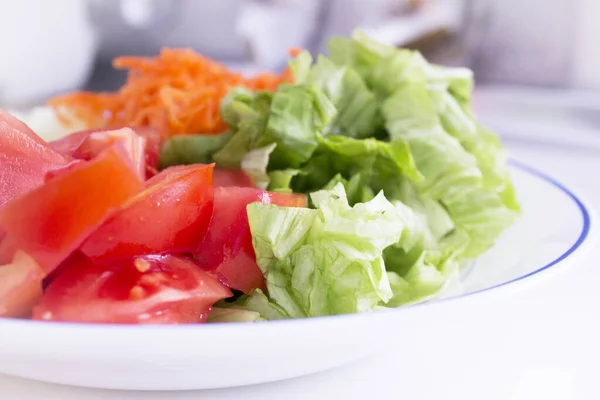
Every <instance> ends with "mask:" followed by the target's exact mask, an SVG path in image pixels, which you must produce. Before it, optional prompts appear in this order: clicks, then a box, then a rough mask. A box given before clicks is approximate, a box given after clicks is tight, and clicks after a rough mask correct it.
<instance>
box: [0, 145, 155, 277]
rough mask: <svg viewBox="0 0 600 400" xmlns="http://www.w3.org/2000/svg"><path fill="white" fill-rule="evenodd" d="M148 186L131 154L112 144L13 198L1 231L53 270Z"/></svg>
mask: <svg viewBox="0 0 600 400" xmlns="http://www.w3.org/2000/svg"><path fill="white" fill-rule="evenodd" d="M142 188H143V182H142V181H141V180H140V179H139V177H138V176H137V174H136V173H135V172H134V171H133V170H132V169H131V165H130V163H129V161H128V160H127V157H126V156H125V155H124V154H123V152H122V151H120V150H119V148H118V147H115V148H110V149H108V150H107V151H105V152H104V153H102V154H100V156H98V157H97V158H96V159H94V160H92V161H90V162H81V163H79V164H78V165H76V166H74V167H73V168H72V169H70V170H69V172H68V173H63V174H60V175H58V176H57V177H55V178H54V179H51V180H49V181H48V182H47V183H46V184H44V185H43V186H41V187H39V188H37V189H35V190H33V191H30V192H28V193H27V194H25V195H24V196H22V197H20V198H18V199H15V200H13V201H12V202H10V203H8V204H7V205H6V206H5V207H4V208H2V209H0V230H2V231H4V232H5V234H6V236H5V238H4V240H8V241H9V242H8V243H9V244H10V246H11V247H12V248H14V249H16V250H23V251H24V252H26V253H27V254H28V255H30V256H31V257H32V258H33V259H34V260H35V261H36V262H37V263H38V264H39V266H40V267H41V268H42V269H43V270H44V271H46V273H48V272H50V271H52V270H53V269H54V268H56V266H58V265H59V264H60V263H61V262H62V261H63V260H65V259H66V258H67V257H68V256H69V255H70V254H71V253H72V252H73V251H74V250H75V249H77V248H78V247H79V246H80V245H81V244H82V243H83V241H84V240H85V239H86V238H87V237H88V236H89V235H90V234H91V233H92V232H93V231H94V230H95V229H96V228H97V227H98V226H99V225H100V224H101V223H102V222H103V221H104V220H105V219H106V217H107V216H108V214H109V213H110V212H111V211H113V210H114V209H116V208H118V207H120V206H121V205H122V204H124V203H125V202H126V201H127V200H129V199H130V198H131V197H132V196H134V195H136V194H137V193H138V192H139V191H140V190H141V189H142Z"/></svg>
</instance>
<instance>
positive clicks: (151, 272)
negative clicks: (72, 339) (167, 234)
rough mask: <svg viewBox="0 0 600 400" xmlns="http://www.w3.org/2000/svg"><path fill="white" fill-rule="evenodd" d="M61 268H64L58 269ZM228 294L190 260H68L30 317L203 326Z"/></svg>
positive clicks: (148, 257) (78, 257)
mask: <svg viewBox="0 0 600 400" xmlns="http://www.w3.org/2000/svg"><path fill="white" fill-rule="evenodd" d="M61 268H63V267H61ZM231 295H232V294H231V292H230V290H229V289H228V288H227V287H225V286H224V285H223V284H222V283H220V282H219V280H218V279H216V278H215V277H213V276H212V275H210V274H209V273H207V272H205V271H202V270H201V269H200V268H198V266H197V265H196V264H195V263H194V262H193V261H192V260H190V259H189V258H185V257H177V256H145V257H140V258H136V259H135V260H129V261H127V262H125V263H121V264H118V265H112V266H111V267H101V266H98V265H95V264H94V263H93V262H91V261H90V260H89V259H86V258H85V257H84V256H82V255H81V254H76V255H75V256H73V257H71V258H70V259H69V260H68V261H67V262H66V265H64V270H63V272H62V273H61V274H60V275H59V276H58V277H57V278H56V279H55V280H54V281H53V282H52V283H51V284H50V286H49V287H48V288H47V290H46V293H45V294H44V296H43V297H42V300H41V302H40V304H39V305H38V306H37V307H35V309H34V313H33V318H34V319H38V320H47V321H71V322H92V323H119V324H169V323H170V324H183V323H199V322H204V321H206V318H207V317H208V313H209V312H210V310H211V308H212V305H213V304H214V303H215V302H217V301H219V300H221V299H224V298H227V297H230V296H231Z"/></svg>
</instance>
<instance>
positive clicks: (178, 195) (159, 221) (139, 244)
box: [81, 164, 213, 261]
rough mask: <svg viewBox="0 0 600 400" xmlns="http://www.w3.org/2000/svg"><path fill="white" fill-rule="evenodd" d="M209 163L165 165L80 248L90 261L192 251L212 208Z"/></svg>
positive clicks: (205, 226)
mask: <svg viewBox="0 0 600 400" xmlns="http://www.w3.org/2000/svg"><path fill="white" fill-rule="evenodd" d="M212 169H213V167H212V165H200V164H199V165H190V166H186V167H176V168H174V169H170V168H169V169H166V170H164V171H162V172H161V173H160V174H158V175H156V176H155V177H154V178H152V179H150V180H148V181H147V182H146V189H145V190H144V191H142V192H141V193H139V194H138V195H137V196H135V197H134V198H132V199H131V200H129V201H128V202H127V203H126V204H125V205H124V206H123V207H122V208H121V209H120V210H119V211H117V212H116V213H115V214H113V215H112V216H111V217H110V218H109V219H108V220H107V221H106V222H105V223H104V224H102V226H100V227H99V228H98V229H97V230H96V231H95V232H94V233H92V234H91V236H90V237H89V238H88V239H87V240H86V242H85V243H84V244H83V246H82V247H81V251H82V252H83V253H84V254H85V255H87V256H88V257H90V258H92V259H93V260H95V261H103V260H117V259H123V258H130V257H135V256H141V255H144V254H165V253H169V254H174V253H185V252H189V251H192V250H193V249H194V248H195V247H196V245H197V243H198V241H200V240H202V238H203V237H204V235H205V234H206V230H207V229H208V224H209V223H210V218H211V215H212V210H213V188H212Z"/></svg>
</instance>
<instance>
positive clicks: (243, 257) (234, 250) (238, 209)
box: [195, 187, 306, 293]
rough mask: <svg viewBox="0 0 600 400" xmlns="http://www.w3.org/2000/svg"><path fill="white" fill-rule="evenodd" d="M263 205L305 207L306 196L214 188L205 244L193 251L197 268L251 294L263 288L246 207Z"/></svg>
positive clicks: (238, 188) (252, 189) (232, 188)
mask: <svg viewBox="0 0 600 400" xmlns="http://www.w3.org/2000/svg"><path fill="white" fill-rule="evenodd" d="M254 202H262V203H272V204H278V205H281V206H305V205H306V196H303V195H286V194H279V193H270V192H265V191H263V190H260V189H254V188H241V187H223V188H215V208H214V211H213V217H212V220H211V223H210V226H209V228H208V233H207V234H206V237H205V238H204V241H202V243H201V244H200V246H199V248H198V249H197V250H196V252H195V256H196V258H197V260H198V262H199V264H200V266H201V267H202V268H204V269H206V270H214V271H215V273H216V274H217V275H218V276H219V278H220V279H221V280H222V281H223V283H225V284H226V285H228V286H230V287H232V288H234V289H237V290H241V291H242V292H244V293H250V292H251V291H252V290H254V289H256V288H260V289H265V281H264V277H263V274H262V272H261V270H260V268H259V267H258V265H257V264H256V255H255V254H254V248H253V247H252V235H251V233H250V227H249V225H248V214H247V212H246V206H247V205H248V204H250V203H254Z"/></svg>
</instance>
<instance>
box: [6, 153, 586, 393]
mask: <svg viewBox="0 0 600 400" xmlns="http://www.w3.org/2000/svg"><path fill="white" fill-rule="evenodd" d="M511 172H512V176H513V179H514V183H515V186H516V189H517V191H518V195H519V198H520V201H521V203H522V206H523V215H522V217H521V218H520V219H519V221H518V222H517V223H516V224H515V225H514V226H513V227H512V228H511V229H510V230H509V231H507V232H506V234H505V235H504V236H503V237H502V238H501V240H500V241H499V242H498V244H497V245H496V246H495V247H494V248H493V249H492V250H490V251H489V252H488V253H486V254H485V255H484V256H483V257H481V258H480V259H478V260H477V261H476V263H475V265H474V267H473V268H471V269H470V270H469V272H468V274H466V276H464V277H463V281H462V284H463V289H464V290H465V292H464V293H463V294H462V295H460V296H454V297H452V298H446V299H444V300H438V301H432V302H429V303H426V304H420V305H415V306H411V307H404V308H401V309H393V310H385V311H377V312H373V313H366V314H360V315H345V316H336V317H323V318H313V319H304V320H289V321H271V322H264V323H256V324H208V325H194V326H115V325H86V324H67V323H62V324H61V323H48V322H33V321H24V320H8V319H4V320H1V319H0V373H6V374H9V375H16V376H20V377H25V378H31V379H36V380H42V381H47V382H54V383H61V384H69V385H77V386H87V387H97V388H115V389H133V390H184V389H203V388H217V387H230V386H239V385H248V384H254V383H262V382H270V381H275V380H281V379H286V378H291V377H296V376H301V375H307V374H310V373H315V372H318V371H323V370H326V369H329V368H333V367H336V366H339V365H342V364H345V363H349V362H351V361H354V360H358V359H361V358H363V357H366V356H369V355H372V354H375V353H377V352H380V351H384V350H385V349H386V344H387V343H388V341H391V340H394V341H400V342H401V343H402V344H404V347H405V352H404V354H403V359H405V360H406V362H405V363H403V364H402V365H404V366H405V367H403V368H402V369H400V370H399V371H398V377H402V379H410V378H411V374H414V373H415V372H414V368H413V365H414V363H415V362H416V361H418V363H419V364H421V365H423V364H425V365H429V364H431V365H433V364H435V363H437V362H438V361H439V360H442V359H443V360H445V361H448V360H451V359H453V358H456V357H457V356H458V357H459V356H460V354H462V353H465V352H469V351H475V350H474V348H473V345H472V336H473V332H475V331H477V330H478V329H480V328H481V327H485V326H486V325H489V324H490V322H491V323H492V325H493V326H494V327H498V326H499V327H500V328H494V329H491V330H490V329H487V330H486V335H488V337H487V339H488V340H489V342H488V343H490V345H495V346H498V345H502V346H512V345H518V343H509V342H507V340H511V339H507V338H510V337H514V336H511V335H506V332H507V329H511V327H510V323H511V320H515V319H516V317H517V314H518V313H520V312H522V311H521V309H520V307H519V298H520V294H521V293H525V292H527V291H529V290H530V289H532V288H533V287H532V285H539V284H543V282H544V280H545V279H547V278H551V277H552V276H553V275H555V274H560V273H564V272H567V271H569V268H571V267H572V266H573V265H574V264H575V263H576V260H577V259H578V258H579V257H580V256H581V255H582V254H583V253H584V252H585V248H589V245H590V243H592V242H594V240H593V239H595V235H594V234H592V229H591V228H592V226H594V228H595V220H594V218H593V216H592V214H593V213H592V212H591V210H590V209H589V207H587V206H586V205H585V204H584V202H583V201H582V200H581V199H580V198H579V197H578V196H577V195H575V194H574V193H573V192H572V191H570V190H569V189H567V188H566V187H564V186H563V185H561V184H559V183H557V182H555V181H554V180H553V179H551V178H549V177H547V176H545V175H543V174H541V173H539V172H537V171H535V170H533V169H531V168H529V167H527V166H525V165H523V164H520V163H518V162H514V161H513V162H511ZM520 317H522V316H520ZM469 338H471V339H469ZM513 340H514V339H513ZM472 348H473V350H470V349H472ZM507 348H508V347H507ZM484 359H485V358H484ZM485 362H494V361H493V360H487V361H485ZM481 367H482V368H485V365H482V366H481ZM436 373H443V371H441V372H440V371H438V372H436ZM433 375H435V373H433V372H432V376H431V381H432V382H435V381H436V378H435V376H433Z"/></svg>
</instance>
